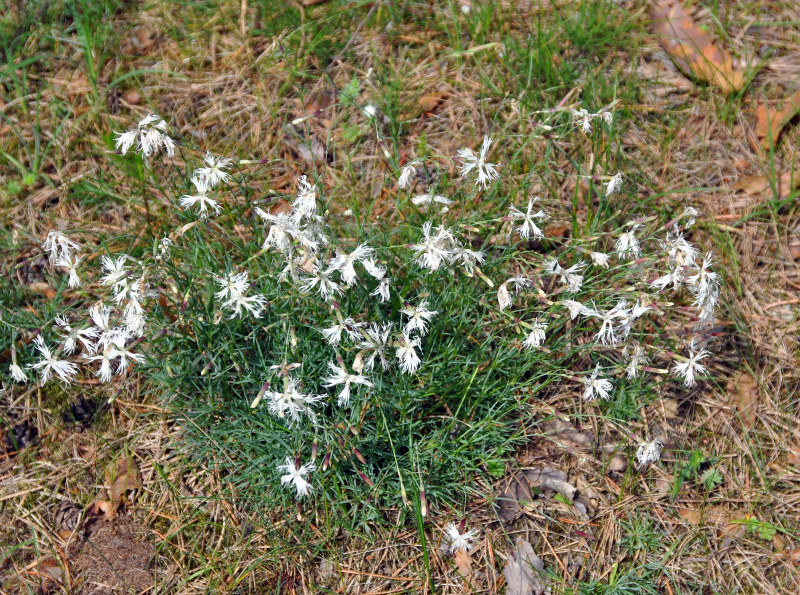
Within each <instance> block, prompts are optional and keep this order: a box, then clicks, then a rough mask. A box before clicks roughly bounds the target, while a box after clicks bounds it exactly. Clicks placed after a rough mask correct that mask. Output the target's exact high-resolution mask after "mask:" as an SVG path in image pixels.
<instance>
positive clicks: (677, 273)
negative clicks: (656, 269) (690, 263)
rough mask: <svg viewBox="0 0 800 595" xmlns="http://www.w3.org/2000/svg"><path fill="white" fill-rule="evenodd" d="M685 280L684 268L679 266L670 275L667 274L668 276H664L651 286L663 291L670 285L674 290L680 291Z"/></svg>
mask: <svg viewBox="0 0 800 595" xmlns="http://www.w3.org/2000/svg"><path fill="white" fill-rule="evenodd" d="M683 278H684V271H683V267H682V266H677V267H675V270H673V271H672V272H670V273H667V274H666V275H662V276H661V277H659V278H658V279H656V280H655V281H653V282H652V283H651V285H652V286H653V287H655V288H656V289H658V290H659V291H662V290H663V289H664V288H665V287H667V286H668V285H672V287H673V289H679V288H680V286H681V283H683Z"/></svg>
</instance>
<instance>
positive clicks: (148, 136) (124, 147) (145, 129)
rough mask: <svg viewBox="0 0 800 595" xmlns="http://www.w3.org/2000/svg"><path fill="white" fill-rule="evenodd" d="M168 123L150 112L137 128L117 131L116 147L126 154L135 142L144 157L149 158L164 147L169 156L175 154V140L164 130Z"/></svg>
mask: <svg viewBox="0 0 800 595" xmlns="http://www.w3.org/2000/svg"><path fill="white" fill-rule="evenodd" d="M166 129H167V123H166V122H165V121H164V120H162V119H161V118H160V117H159V116H157V115H156V114H149V115H147V116H146V117H145V118H143V119H142V120H140V121H139V124H137V126H136V128H135V129H131V130H128V131H127V132H115V133H114V134H116V135H117V139H116V141H115V142H116V147H117V150H119V151H121V152H122V154H123V155H125V154H126V153H127V152H128V151H129V150H130V148H131V147H132V146H133V144H134V143H136V145H137V147H136V148H137V149H139V150H140V151H141V152H142V157H144V158H145V159H147V158H148V157H149V156H150V155H153V154H155V153H157V152H158V151H159V150H161V149H164V151H165V152H166V153H167V155H168V156H169V157H172V156H173V155H174V154H175V141H173V140H172V139H171V138H170V137H169V136H168V135H167V134H165V133H164V131H165V130H166Z"/></svg>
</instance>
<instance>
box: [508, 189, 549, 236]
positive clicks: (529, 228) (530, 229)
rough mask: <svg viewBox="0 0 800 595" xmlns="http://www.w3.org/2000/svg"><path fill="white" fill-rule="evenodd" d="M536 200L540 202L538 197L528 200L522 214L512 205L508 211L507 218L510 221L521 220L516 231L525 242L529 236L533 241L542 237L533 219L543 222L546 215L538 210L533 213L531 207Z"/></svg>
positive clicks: (542, 234)
mask: <svg viewBox="0 0 800 595" xmlns="http://www.w3.org/2000/svg"><path fill="white" fill-rule="evenodd" d="M538 200H540V199H539V197H538V196H536V197H533V198H529V199H528V208H527V210H526V211H525V212H524V213H523V212H522V211H520V210H519V209H518V208H517V207H515V206H513V205H512V206H511V210H510V211H509V214H508V216H509V218H510V219H511V220H512V221H516V220H519V219H521V220H522V225H520V226H519V227H518V228H517V230H516V231H517V233H518V234H519V237H521V238H522V239H523V240H527V239H528V238H530V237H531V236H533V238H534V239H540V238H543V237H544V232H543V231H542V230H541V229H539V227H538V226H537V225H536V222H535V221H534V219H536V220H539V221H544V220H545V219H547V213H545V212H544V211H543V210H541V209H540V210H538V211H536V212H535V213H534V212H533V205H534V204H535V203H536V202H537V201H538Z"/></svg>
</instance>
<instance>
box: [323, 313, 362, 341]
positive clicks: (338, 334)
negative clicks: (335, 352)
mask: <svg viewBox="0 0 800 595" xmlns="http://www.w3.org/2000/svg"><path fill="white" fill-rule="evenodd" d="M363 326H364V323H363V322H356V321H355V320H353V319H352V318H345V319H344V320H343V321H342V322H340V323H338V324H334V325H333V326H331V327H329V328H324V329H322V330H321V331H320V332H321V333H322V335H323V336H324V337H325V341H327V342H328V344H329V345H338V344H339V342H340V341H341V340H342V331H345V332H347V334H348V335H350V337H351V338H352V339H354V340H355V339H358V338H360V337H362V335H361V333H360V332H359V329H360V328H362V327H363Z"/></svg>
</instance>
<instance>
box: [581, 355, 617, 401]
mask: <svg viewBox="0 0 800 595" xmlns="http://www.w3.org/2000/svg"><path fill="white" fill-rule="evenodd" d="M599 373H600V364H597V367H595V369H594V371H593V372H592V375H591V376H589V378H584V379H583V384H584V385H585V386H586V388H585V389H584V391H583V399H584V401H594V400H595V399H597V397H600V398H601V399H606V400H607V399H610V398H611V395H610V394H609V393H610V391H611V390H612V389H613V388H614V385H613V384H611V381H610V380H608V379H606V378H598V377H597V376H598V374H599Z"/></svg>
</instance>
